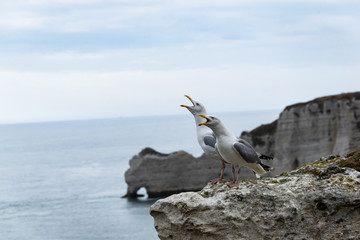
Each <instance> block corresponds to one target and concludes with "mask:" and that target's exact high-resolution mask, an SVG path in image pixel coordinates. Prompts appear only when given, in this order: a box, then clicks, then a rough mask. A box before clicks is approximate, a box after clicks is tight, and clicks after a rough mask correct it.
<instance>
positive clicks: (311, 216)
mask: <svg viewBox="0 0 360 240" xmlns="http://www.w3.org/2000/svg"><path fill="white" fill-rule="evenodd" d="M356 169H357V170H356ZM359 170H360V152H352V153H350V154H348V155H346V156H345V157H339V156H329V157H326V158H325V157H324V158H321V159H320V160H317V161H316V162H314V163H312V164H309V165H306V166H303V167H301V168H299V169H297V170H294V171H291V172H287V173H283V174H282V175H280V176H278V177H275V178H262V179H255V180H243V181H241V183H240V186H239V187H237V188H229V187H227V186H226V185H225V184H224V183H217V184H216V185H213V184H208V185H207V186H206V187H205V188H204V189H202V190H201V191H200V192H187V193H181V194H176V195H172V196H170V197H168V198H165V199H161V200H158V201H157V202H156V203H154V204H153V205H152V206H151V210H150V214H151V215H152V216H153V217H154V220H155V228H156V230H157V232H158V236H159V237H160V239H175V240H176V239H210V240H212V239H214V240H215V239H219V240H220V239H221V240H226V239H229V240H232V239H239V240H243V239H279V240H280V239H294V240H297V239H299V240H300V239H314V240H315V239H325V240H326V239H360V172H359Z"/></svg>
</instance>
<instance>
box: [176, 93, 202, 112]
mask: <svg viewBox="0 0 360 240" xmlns="http://www.w3.org/2000/svg"><path fill="white" fill-rule="evenodd" d="M185 97H187V98H188V99H189V100H190V102H191V103H192V104H193V105H192V106H187V105H180V107H185V108H187V109H188V110H189V112H191V114H192V115H194V116H198V115H199V114H206V109H205V106H204V105H202V104H201V103H199V102H197V101H195V100H194V99H192V98H191V97H189V96H188V95H185Z"/></svg>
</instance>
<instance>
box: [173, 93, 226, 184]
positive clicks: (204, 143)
mask: <svg viewBox="0 0 360 240" xmlns="http://www.w3.org/2000/svg"><path fill="white" fill-rule="evenodd" d="M185 97H187V98H188V99H189V100H190V101H191V103H192V104H193V105H192V106H186V105H180V106H181V107H185V108H187V109H188V110H189V112H190V113H191V114H192V115H193V116H194V118H195V123H196V135H197V140H198V142H199V144H200V146H201V148H202V149H203V151H204V152H205V154H206V155H207V156H209V157H210V158H212V159H216V160H221V162H222V165H221V173H220V177H219V178H215V179H213V180H211V181H210V182H212V183H214V184H215V183H217V182H218V181H220V180H222V179H223V178H224V171H225V162H224V160H222V159H220V157H219V156H218V154H217V153H216V150H215V144H216V137H215V134H214V133H213V131H212V130H211V129H210V128H208V127H205V126H202V125H200V123H202V122H203V118H202V117H200V116H199V114H203V115H206V114H207V113H206V109H205V107H204V105H202V104H201V103H199V102H197V101H195V100H193V99H191V97H189V96H188V95H185Z"/></svg>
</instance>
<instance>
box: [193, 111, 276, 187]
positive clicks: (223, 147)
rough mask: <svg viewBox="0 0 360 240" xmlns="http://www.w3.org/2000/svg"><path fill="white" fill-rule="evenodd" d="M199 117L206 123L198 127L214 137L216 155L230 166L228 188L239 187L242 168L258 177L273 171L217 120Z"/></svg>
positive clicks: (211, 117)
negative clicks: (209, 132)
mask: <svg viewBox="0 0 360 240" xmlns="http://www.w3.org/2000/svg"><path fill="white" fill-rule="evenodd" d="M199 117H201V118H203V119H205V120H206V121H205V122H202V123H199V124H198V125H199V126H207V127H209V128H210V129H211V130H212V131H213V133H214V134H215V136H216V144H215V150H216V152H217V154H218V155H219V156H220V157H221V159H223V160H224V161H225V162H227V163H230V164H231V166H232V173H233V182H232V183H230V184H228V186H230V187H236V186H239V175H240V168H241V167H242V166H245V167H248V168H251V169H252V170H253V171H254V172H255V173H257V174H259V175H263V174H265V173H266V172H268V171H270V170H273V169H272V168H271V167H269V166H267V165H265V164H263V163H262V162H261V161H260V158H259V155H258V153H257V152H256V151H255V150H254V148H253V147H252V146H251V145H250V144H249V143H248V142H246V141H245V140H243V139H241V138H238V137H236V136H235V135H234V134H233V133H232V132H230V131H229V130H228V129H227V128H226V126H225V125H224V124H223V123H222V122H221V120H220V119H219V118H217V117H215V116H210V115H205V114H199ZM235 165H239V169H238V173H237V178H235ZM235 179H236V180H235Z"/></svg>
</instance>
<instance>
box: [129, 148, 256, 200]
mask: <svg viewBox="0 0 360 240" xmlns="http://www.w3.org/2000/svg"><path fill="white" fill-rule="evenodd" d="M220 168H221V162H220V161H216V160H213V159H211V158H208V157H207V156H205V155H202V156H201V157H199V158H195V157H194V156H192V155H190V154H188V153H186V152H184V151H178V152H174V153H171V154H163V153H159V152H157V151H155V150H153V149H151V148H145V149H143V150H142V151H141V152H140V153H139V154H137V155H135V156H134V157H133V158H132V159H131V160H130V168H129V169H128V170H127V171H126V173H125V181H126V183H127V185H128V190H127V194H126V195H125V197H136V196H137V191H138V190H139V189H140V188H141V187H144V188H145V189H146V191H147V194H148V196H149V197H161V196H167V195H170V194H173V193H179V192H184V191H195V190H200V189H202V188H203V187H204V186H205V185H206V184H207V183H208V182H209V181H210V180H211V179H213V178H216V177H219V175H220ZM241 174H242V178H255V177H254V174H253V173H252V172H251V171H250V170H249V169H244V171H242V172H241ZM225 178H226V179H228V180H231V179H232V174H231V166H230V165H227V169H226V171H225Z"/></svg>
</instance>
